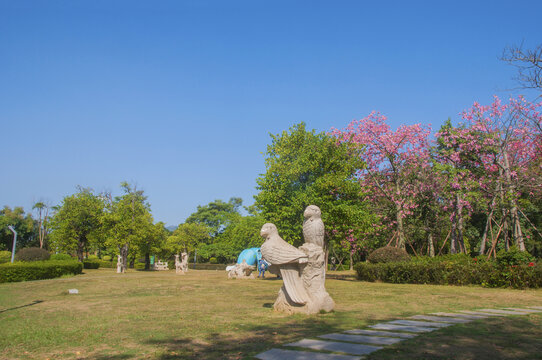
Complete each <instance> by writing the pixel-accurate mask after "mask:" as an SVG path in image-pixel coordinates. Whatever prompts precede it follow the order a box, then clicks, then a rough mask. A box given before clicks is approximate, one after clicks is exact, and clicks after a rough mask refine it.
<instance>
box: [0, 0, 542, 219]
mask: <svg viewBox="0 0 542 360" xmlns="http://www.w3.org/2000/svg"><path fill="white" fill-rule="evenodd" d="M540 14H542V2H541V1H538V0H533V1H513V2H512V1H446V2H440V1H426V2H420V1H408V2H407V1H378V2H376V1H371V2H369V1H263V0H262V1H258V0H250V1H248V0H247V1H236V0H232V1H204V0H203V1H202V0H197V1H196V0H193V1H150V0H149V1H134V0H131V1H109V0H107V1H97V0H93V1H83V0H80V1H73V0H67V1H55V0H51V1H25V0H13V1H4V0H0V124H1V131H2V135H3V136H2V138H3V141H2V142H1V146H2V151H1V152H0V163H1V164H2V170H1V174H2V176H1V177H0V206H3V205H8V206H11V207H13V206H23V207H24V208H25V210H27V211H28V210H30V209H31V206H32V204H33V203H34V202H36V201H39V200H44V201H48V202H49V203H51V204H59V203H60V202H61V200H62V198H63V197H64V196H67V195H70V194H72V193H74V192H75V191H76V186H77V185H81V186H84V187H91V188H93V189H95V190H96V191H112V192H113V193H114V194H119V191H120V188H119V184H120V182H121V181H124V180H126V181H129V182H132V183H134V184H137V186H138V188H140V189H143V190H145V192H146V194H147V195H148V197H149V201H150V203H151V207H152V212H153V215H154V218H155V220H156V221H164V222H165V223H167V224H168V225H176V224H179V223H181V222H183V221H184V219H185V218H186V217H187V216H188V215H190V214H191V213H192V212H193V211H195V209H196V207H197V205H203V204H207V203H208V202H210V201H213V200H214V199H224V200H227V199H229V198H230V197H232V196H237V197H242V198H243V200H244V203H245V205H249V204H252V202H253V199H252V196H253V195H254V194H255V193H256V189H255V186H256V178H257V177H258V176H259V174H261V173H263V172H264V171H265V166H264V156H263V153H264V152H265V150H266V146H267V144H269V142H270V137H269V133H274V134H275V133H279V132H282V131H283V130H287V129H288V128H289V127H290V126H292V125H293V124H295V123H298V122H301V121H304V122H305V123H307V126H308V128H310V129H316V130H317V131H327V130H329V129H330V128H332V127H336V128H342V127H345V126H346V125H347V124H348V123H349V122H350V121H351V120H353V119H359V118H362V117H364V116H366V115H367V114H368V113H369V112H370V111H372V110H378V111H380V112H382V113H384V114H385V115H387V116H388V117H389V120H390V123H391V125H392V126H393V127H397V126H399V125H401V124H414V123H424V124H428V123H429V124H432V125H433V128H434V129H435V128H438V127H439V126H440V125H441V124H442V123H443V122H444V121H445V120H446V119H447V118H448V117H451V118H452V120H457V119H458V114H459V112H460V111H461V110H463V109H465V108H467V107H469V106H470V105H471V104H472V103H473V102H474V101H479V102H481V103H488V102H490V101H491V100H492V96H493V95H494V94H496V95H499V96H501V97H503V98H506V97H508V96H509V95H510V94H514V95H517V94H519V93H521V92H518V91H514V90H510V89H512V88H514V87H515V82H514V81H513V80H512V77H513V76H514V74H515V70H514V68H513V67H510V66H509V65H506V64H505V63H503V62H502V61H500V60H499V59H498V58H499V56H500V55H501V53H502V51H503V48H504V47H506V46H508V45H514V44H519V43H521V42H522V41H523V42H524V45H525V46H526V47H534V46H535V45H537V44H540V43H541V42H542V27H541V26H540ZM526 95H527V96H529V95H532V94H529V93H526ZM531 98H532V96H531Z"/></svg>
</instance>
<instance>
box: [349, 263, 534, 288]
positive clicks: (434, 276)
mask: <svg viewBox="0 0 542 360" xmlns="http://www.w3.org/2000/svg"><path fill="white" fill-rule="evenodd" d="M354 269H355V270H356V272H357V277H358V280H362V281H371V282H373V281H382V282H387V283H393V284H435V285H482V286H485V287H511V288H515V289H525V288H540V287H542V264H540V263H539V264H534V263H530V264H522V265H502V264H499V263H496V262H493V261H482V262H464V263H461V262H392V263H382V264H370V263H358V264H356V265H355V266H354Z"/></svg>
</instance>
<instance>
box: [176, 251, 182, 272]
mask: <svg viewBox="0 0 542 360" xmlns="http://www.w3.org/2000/svg"><path fill="white" fill-rule="evenodd" d="M175 273H177V274H181V273H182V270H181V262H180V261H179V255H175Z"/></svg>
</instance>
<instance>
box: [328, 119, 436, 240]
mask: <svg viewBox="0 0 542 360" xmlns="http://www.w3.org/2000/svg"><path fill="white" fill-rule="evenodd" d="M386 120H387V118H386V117H385V116H383V115H381V114H380V113H377V112H372V113H371V114H369V116H367V117H365V118H363V119H361V120H354V121H352V122H351V123H350V124H349V125H348V126H347V127H346V129H344V130H334V131H333V134H334V135H335V136H336V137H337V138H338V139H339V140H340V141H341V142H343V143H354V144H359V145H363V146H364V147H365V151H364V152H363V153H361V154H360V156H361V158H362V159H363V160H364V162H365V163H366V164H367V166H366V167H364V168H362V169H360V171H359V172H358V176H359V179H360V181H361V183H362V184H363V185H364V186H365V187H366V188H367V189H369V194H371V195H372V197H373V198H372V200H373V201H375V202H381V204H383V203H385V204H387V207H388V208H389V209H390V210H391V211H392V212H393V214H394V219H393V220H392V219H390V221H391V222H392V223H394V224H395V226H396V234H397V238H398V246H399V247H401V248H405V241H406V240H405V229H404V218H405V217H407V216H409V215H411V214H412V209H413V208H415V207H416V206H417V204H416V202H415V199H416V196H417V190H418V189H419V188H420V187H419V186H417V185H418V184H417V182H418V181H420V180H422V179H419V177H417V176H416V174H417V173H419V169H420V168H425V167H428V166H430V161H429V160H430V156H429V142H428V139H427V137H428V135H429V132H430V129H429V128H428V127H424V126H422V125H420V124H416V125H411V126H404V125H403V126H400V127H399V128H398V129H397V130H395V131H393V130H392V129H391V128H390V126H389V125H388V124H387V123H386Z"/></svg>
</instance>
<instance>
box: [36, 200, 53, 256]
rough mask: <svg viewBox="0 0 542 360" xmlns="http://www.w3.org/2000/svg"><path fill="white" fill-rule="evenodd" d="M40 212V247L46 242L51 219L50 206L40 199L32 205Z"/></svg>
mask: <svg viewBox="0 0 542 360" xmlns="http://www.w3.org/2000/svg"><path fill="white" fill-rule="evenodd" d="M32 209H33V210H36V211H37V213H38V219H37V221H38V238H39V241H40V248H43V245H44V244H45V236H46V235H47V230H48V229H47V226H48V225H49V224H48V221H49V206H48V205H47V204H45V203H44V202H42V201H38V202H37V203H35V204H34V206H33V207H32Z"/></svg>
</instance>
